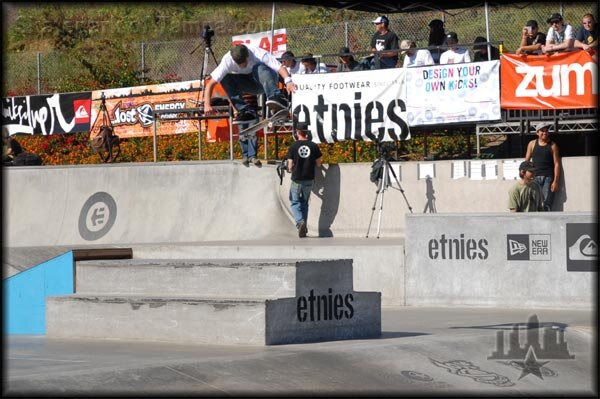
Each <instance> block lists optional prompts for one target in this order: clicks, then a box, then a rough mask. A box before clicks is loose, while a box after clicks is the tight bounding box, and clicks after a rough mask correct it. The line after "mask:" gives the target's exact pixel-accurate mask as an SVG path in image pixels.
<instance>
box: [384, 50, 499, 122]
mask: <svg viewBox="0 0 600 399" xmlns="http://www.w3.org/2000/svg"><path fill="white" fill-rule="evenodd" d="M386 71H387V70H386ZM499 71H500V61H484V62H472V63H468V64H448V65H435V66H426V67H415V68H407V72H406V90H407V92H406V93H407V94H406V98H407V104H406V105H407V117H408V124H409V125H410V126H422V125H439V124H446V123H460V122H479V121H493V120H499V119H501V117H500V83H499V82H500V73H499Z"/></svg>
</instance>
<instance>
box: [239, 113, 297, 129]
mask: <svg viewBox="0 0 600 399" xmlns="http://www.w3.org/2000/svg"><path fill="white" fill-rule="evenodd" d="M289 112H290V110H289V109H287V108H284V109H280V110H279V111H277V112H275V113H274V114H273V115H271V116H270V117H268V118H265V119H263V120H261V121H259V122H258V123H255V124H254V125H252V126H249V127H247V128H245V129H243V130H241V131H240V132H239V135H240V136H241V135H246V134H252V133H256V132H257V131H259V130H260V129H264V128H265V127H273V126H277V125H282V124H283V123H284V122H287V121H288V120H289V118H290V116H289Z"/></svg>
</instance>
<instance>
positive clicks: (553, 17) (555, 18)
mask: <svg viewBox="0 0 600 399" xmlns="http://www.w3.org/2000/svg"><path fill="white" fill-rule="evenodd" d="M562 19H563V17H562V15H560V14H559V13H557V12H555V13H554V14H552V15H550V18H548V19H547V20H546V22H548V23H551V22H554V21H562Z"/></svg>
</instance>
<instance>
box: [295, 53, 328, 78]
mask: <svg viewBox="0 0 600 399" xmlns="http://www.w3.org/2000/svg"><path fill="white" fill-rule="evenodd" d="M301 62H302V65H304V71H302V72H300V73H301V74H311V73H327V72H329V68H327V65H325V64H323V63H322V62H317V59H316V58H315V57H314V56H313V55H312V53H306V54H304V55H303V56H302V61H301Z"/></svg>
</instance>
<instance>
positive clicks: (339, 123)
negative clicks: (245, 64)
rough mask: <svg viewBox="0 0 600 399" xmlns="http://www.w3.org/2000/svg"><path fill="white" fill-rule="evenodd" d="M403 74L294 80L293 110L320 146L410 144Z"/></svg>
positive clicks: (379, 72)
mask: <svg viewBox="0 0 600 399" xmlns="http://www.w3.org/2000/svg"><path fill="white" fill-rule="evenodd" d="M404 73H405V71H404V69H403V68H394V69H385V70H377V71H356V72H340V73H327V74H312V75H294V76H293V79H294V83H296V85H297V86H298V90H297V91H296V93H295V94H294V95H293V96H292V108H293V112H294V116H295V117H296V118H297V120H298V122H307V123H308V124H309V127H310V131H311V133H312V137H313V138H312V140H313V141H314V142H316V143H333V142H336V141H343V140H365V141H375V140H378V141H395V140H407V139H410V132H409V128H408V124H407V122H406V102H405V93H406V91H405V90H404Z"/></svg>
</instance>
